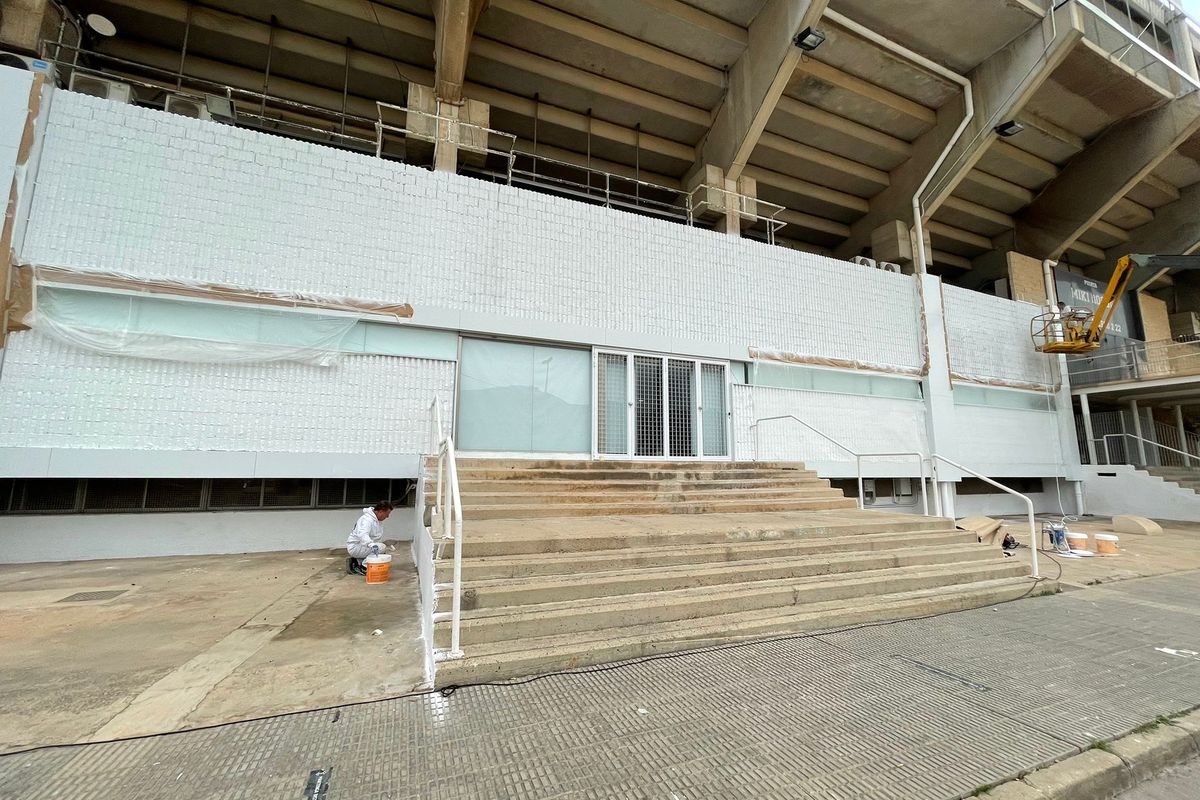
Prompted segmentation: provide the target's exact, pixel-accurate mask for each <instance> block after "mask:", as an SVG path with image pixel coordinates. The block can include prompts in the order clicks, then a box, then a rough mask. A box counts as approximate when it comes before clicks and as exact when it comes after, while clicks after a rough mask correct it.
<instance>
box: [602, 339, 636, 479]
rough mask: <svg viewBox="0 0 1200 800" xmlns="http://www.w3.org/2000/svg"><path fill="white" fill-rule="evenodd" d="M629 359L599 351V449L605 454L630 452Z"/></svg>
mask: <svg viewBox="0 0 1200 800" xmlns="http://www.w3.org/2000/svg"><path fill="white" fill-rule="evenodd" d="M628 361H629V359H628V358H627V357H626V356H624V355H622V354H618V353H597V354H596V449H597V452H599V453H601V454H603V455H628V454H629V414H628V410H629V372H628V370H629V366H628Z"/></svg>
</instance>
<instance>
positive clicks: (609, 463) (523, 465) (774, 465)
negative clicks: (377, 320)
mask: <svg viewBox="0 0 1200 800" xmlns="http://www.w3.org/2000/svg"><path fill="white" fill-rule="evenodd" d="M425 464H426V465H432V466H434V467H436V466H437V459H435V458H432V457H426V459H425ZM457 464H458V467H459V469H460V470H462V469H488V470H529V469H553V470H574V471H588V470H611V469H658V470H662V469H666V470H675V469H687V470H692V471H700V470H707V471H710V472H721V471H725V470H746V469H764V470H804V469H806V467H805V466H804V464H803V463H802V462H799V461H688V460H675V461H671V460H658V461H653V460H642V459H639V460H637V461H631V460H619V459H607V458H604V459H587V458H580V459H536V458H530V459H522V458H506V459H505V458H471V457H467V456H464V455H463V454H461V453H459V454H458V458H457Z"/></svg>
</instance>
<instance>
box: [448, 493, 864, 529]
mask: <svg viewBox="0 0 1200 800" xmlns="http://www.w3.org/2000/svg"><path fill="white" fill-rule="evenodd" d="M857 507H858V501H857V500H854V499H851V498H849V497H844V496H842V495H841V494H840V493H839V494H835V495H829V496H825V497H815V498H811V499H788V500H784V499H776V500H769V501H767V500H708V501H704V502H688V503H671V502H657V501H656V502H644V503H633V502H631V503H621V502H613V503H561V504H558V505H544V504H535V505H472V506H464V507H463V520H464V522H471V521H473V520H485V519H529V518H534V517H598V516H611V515H624V514H719V513H736V512H755V511H823V510H828V509H835V508H857Z"/></svg>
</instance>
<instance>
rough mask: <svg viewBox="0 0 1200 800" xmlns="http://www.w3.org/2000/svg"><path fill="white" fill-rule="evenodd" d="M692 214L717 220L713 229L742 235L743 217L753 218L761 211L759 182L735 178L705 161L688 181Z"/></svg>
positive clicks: (751, 179) (746, 178) (732, 234)
mask: <svg viewBox="0 0 1200 800" xmlns="http://www.w3.org/2000/svg"><path fill="white" fill-rule="evenodd" d="M686 186H687V189H688V192H689V196H690V197H691V204H692V213H693V215H694V217H695V218H696V219H706V220H709V221H711V222H713V223H714V228H715V229H716V230H718V231H720V232H722V233H727V234H729V235H730V236H741V234H742V220H746V221H748V222H750V221H753V220H754V218H755V216H756V215H757V214H758V199H757V198H758V182H757V181H756V180H754V179H753V178H749V177H746V176H745V175H743V176H741V177H740V178H738V179H736V180H734V179H733V178H730V177H728V176H727V175H726V174H725V172H724V171H723V170H722V169H721V168H720V167H717V166H714V165H712V164H705V165H704V167H703V169H700V170H697V171H696V172H695V173H693V174H692V175H691V176H690V177H689V178H688V180H687V182H686Z"/></svg>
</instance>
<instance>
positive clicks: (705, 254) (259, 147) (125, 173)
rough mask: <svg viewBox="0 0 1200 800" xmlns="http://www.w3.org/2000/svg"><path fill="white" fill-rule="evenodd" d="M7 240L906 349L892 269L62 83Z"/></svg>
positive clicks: (912, 325)
mask: <svg viewBox="0 0 1200 800" xmlns="http://www.w3.org/2000/svg"><path fill="white" fill-rule="evenodd" d="M22 257H23V258H24V260H26V261H28V262H32V263H42V264H50V265H60V266H68V267H75V268H92V269H103V270H115V271H120V272H126V273H130V274H134V275H139V276H153V277H182V278H194V279H199V280H204V281H212V282H218V283H228V284H234V285H241V286H249V287H253V288H258V289H276V290H287V291H307V292H317V293H322V294H334V295H348V296H353V297H358V298H362V299H370V300H383V301H400V302H411V303H413V304H414V306H415V307H416V312H417V313H416V318H415V319H414V322H416V323H418V324H420V323H421V321H422V318H423V317H422V315H423V314H426V315H428V313H429V312H433V311H437V312H445V311H450V312H460V313H467V312H471V313H484V314H494V315H499V316H500V317H503V318H507V319H508V320H517V321H519V322H521V323H522V325H523V327H519V330H520V331H521V332H522V333H524V334H525V335H539V331H540V330H543V329H548V328H553V326H555V325H559V326H561V325H569V326H582V327H585V328H588V329H591V330H595V331H597V332H605V331H619V332H625V333H628V334H631V335H634V336H645V337H660V339H662V338H667V339H673V340H680V341H682V342H701V343H719V344H722V345H727V346H729V347H730V348H732V349H733V350H734V351H735V352H737V353H738V354H739V355H740V354H743V353H744V349H745V348H748V347H751V346H753V347H760V348H764V349H774V350H784V351H790V352H795V353H801V354H809V355H816V356H826V357H833V358H843V359H853V360H857V361H862V362H868V363H875V364H883V365H894V366H904V367H919V366H920V365H921V362H922V356H921V348H920V344H919V323H918V320H919V310H918V306H919V303H918V298H917V295H916V289H915V285H914V281H913V280H912V279H911V278H908V277H905V276H899V275H894V274H891V273H886V272H882V271H879V270H873V269H867V268H864V267H858V266H855V265H852V264H849V263H846V262H841V261H835V260H833V259H828V258H823V257H820V256H814V255H809V254H805V253H799V252H795V251H791V250H787V249H784V248H779V247H771V246H768V245H764V244H759V243H756V242H752V241H748V240H742V239H735V238H731V237H727V236H724V235H722V234H717V233H711V232H707V231H702V230H697V229H693V228H689V227H686V226H684V225H680V224H676V223H671V222H664V221H659V220H653V219H649V218H645V217H640V216H636V215H633V214H628V213H624V212H618V211H610V210H606V209H603V208H599V207H596V206H592V205H586V204H583V203H577V202H573V201H569V200H565V199H561V198H554V197H549V196H546V195H541V194H537V193H533V192H529V191H526V190H520V189H514V188H510V187H508V186H503V185H498V184H491V183H486V182H483V181H479V180H475V179H471V178H465V177H459V176H455V175H448V174H440V173H439V174H433V173H430V172H427V171H425V170H421V169H415V168H410V167H406V166H404V165H402V164H397V163H393V162H386V161H380V160H378V159H375V158H370V157H366V156H362V155H357V154H351V153H346V152H342V151H338V150H333V149H329V148H322V147H317V146H314V145H310V144H306V143H301V142H296V141H290V140H287V139H282V138H278V137H271V136H267V135H263V134H258V133H253V132H249V131H245V130H239V129H235V128H231V127H228V126H222V125H217V124H214V123H207V122H201V121H197V120H191V119H186V118H183V117H179V116H173V115H168V114H164V113H161V112H157V111H152V110H147V109H141V108H135V107H132V106H125V105H120V104H115V103H109V102H106V101H103V100H98V99H95V98H91V97H86V96H81V95H75V94H71V93H67V92H58V93H57V94H56V96H55V98H54V103H53V107H52V110H51V118H50V126H49V131H48V135H47V139H46V144H45V150H44V154H43V161H42V164H41V167H40V175H39V178H38V185H37V193H36V196H35V200H34V207H33V211H32V220H31V229H30V230H29V234H28V238H27V240H26V247H25V250H24V252H23V253H22ZM864 327H866V328H869V329H871V330H875V331H881V332H886V335H871V336H864V335H863V334H862V331H863V329H864ZM509 330H512V328H511V326H509ZM594 341H601V337H600V336H599V335H597V337H596V338H595V339H594ZM685 346H686V345H682V344H681V347H685ZM683 352H687V350H683Z"/></svg>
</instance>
